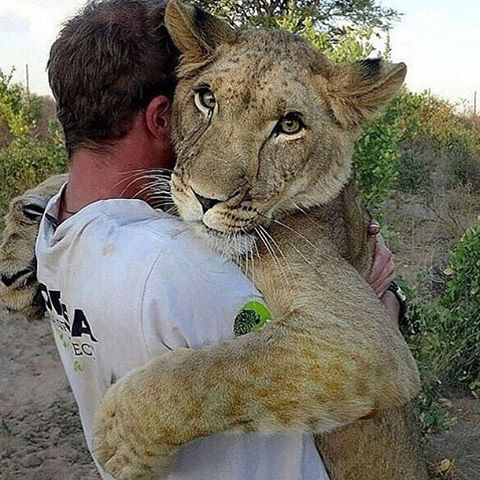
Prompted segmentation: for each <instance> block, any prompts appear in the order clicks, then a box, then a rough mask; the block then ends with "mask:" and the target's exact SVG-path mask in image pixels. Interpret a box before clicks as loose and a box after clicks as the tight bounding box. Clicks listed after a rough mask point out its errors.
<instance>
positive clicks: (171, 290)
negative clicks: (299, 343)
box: [141, 237, 269, 355]
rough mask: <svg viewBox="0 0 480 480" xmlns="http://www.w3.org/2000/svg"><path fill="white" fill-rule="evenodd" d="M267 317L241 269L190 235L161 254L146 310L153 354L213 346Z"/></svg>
mask: <svg viewBox="0 0 480 480" xmlns="http://www.w3.org/2000/svg"><path fill="white" fill-rule="evenodd" d="M245 308H246V309H247V310H248V312H247V314H245ZM252 309H253V310H256V311H257V312H258V314H253V313H251V310H252ZM265 312H267V313H265ZM255 315H256V317H255ZM268 316H269V314H268V309H267V307H266V305H265V303H264V301H263V299H262V297H261V295H260V294H259V292H258V291H257V290H256V289H255V287H254V285H253V284H252V282H251V281H250V280H249V279H248V278H247V277H246V276H245V275H244V274H243V273H242V272H241V270H240V269H239V268H238V267H237V266H236V265H234V264H233V263H231V262H225V261H223V260H222V259H221V258H219V257H217V256H216V255H214V254H213V253H212V252H211V251H210V250H208V249H207V247H205V246H203V245H202V244H201V243H200V242H198V241H196V240H195V239H193V238H189V237H187V238H182V239H175V240H172V242H171V245H170V246H169V248H167V249H165V250H163V251H162V252H161V254H160V255H159V256H158V257H157V259H156V261H155V262H154V264H153V265H152V269H151V271H150V273H149V275H148V278H147V281H146V284H145V290H144V295H143V302H142V309H141V321H142V329H143V334H144V338H145V343H146V346H147V349H148V352H149V354H150V355H156V354H159V353H162V352H165V348H167V349H169V350H173V349H175V348H179V347H196V346H201V345H213V344H216V343H219V342H221V341H223V340H227V339H229V338H233V337H234V336H235V335H238V334H242V333H246V332H247V331H249V330H248V328H250V330H252V329H253V328H255V327H257V325H256V324H255V322H252V321H251V319H252V318H253V317H255V318H257V320H258V321H257V323H258V324H260V323H261V322H260V320H259V318H260V317H262V318H261V320H262V322H264V321H265V320H267V321H268V318H266V317H268ZM247 317H248V318H247ZM239 321H240V323H241V325H240V327H241V328H239ZM249 322H250V323H249ZM248 326H250V327H248ZM246 329H247V330H246Z"/></svg>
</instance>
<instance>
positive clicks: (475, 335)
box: [404, 226, 480, 431]
mask: <svg viewBox="0 0 480 480" xmlns="http://www.w3.org/2000/svg"><path fill="white" fill-rule="evenodd" d="M446 273H447V274H448V276H449V280H448V281H447V284H446V287H445V289H444V291H443V292H442V293H441V294H440V295H439V296H438V297H437V298H431V297H425V296H419V295H416V294H415V292H414V291H413V290H412V289H410V288H409V287H408V286H406V285H405V284H404V286H405V287H406V288H407V290H408V293H409V297H410V298H411V299H412V301H411V302H410V305H409V307H408V311H407V318H408V327H407V328H406V329H404V334H405V335H406V337H407V339H408V341H409V344H410V346H411V348H412V350H413V352H414V355H415V358H416V360H417V363H418V366H419V369H420V372H421V376H422V383H423V389H422V393H421V395H420V397H419V406H420V413H421V415H420V417H421V419H422V421H423V423H424V427H425V430H427V431H430V430H435V429H442V428H444V427H445V426H448V420H446V417H445V415H443V414H442V406H441V403H440V402H439V397H440V394H441V392H442V391H443V390H445V389H446V388H448V387H459V386H464V387H467V388H468V387H469V388H471V390H472V391H473V393H475V389H476V388H478V385H477V382H476V380H477V379H478V377H479V375H480V226H477V227H475V228H470V229H468V230H467V231H466V232H465V234H464V236H463V238H462V239H461V241H460V242H459V244H458V245H457V246H456V247H455V248H454V249H453V251H452V252H451V254H450V267H449V268H448V269H447V270H446Z"/></svg>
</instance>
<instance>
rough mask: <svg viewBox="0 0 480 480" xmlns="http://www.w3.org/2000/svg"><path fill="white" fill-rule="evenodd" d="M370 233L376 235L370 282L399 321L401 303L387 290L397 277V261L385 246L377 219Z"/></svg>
mask: <svg viewBox="0 0 480 480" xmlns="http://www.w3.org/2000/svg"><path fill="white" fill-rule="evenodd" d="M368 234H369V235H370V236H372V237H375V240H376V245H375V253H374V259H373V266H372V271H371V272H370V276H369V278H368V283H369V284H370V286H371V287H372V289H373V291H374V292H375V295H377V297H378V298H379V299H380V300H381V301H382V303H383V304H384V305H385V308H386V309H387V311H388V313H389V314H390V316H391V317H392V318H393V319H394V320H395V321H397V322H398V320H399V318H398V317H399V311H400V304H399V302H398V299H397V297H396V296H395V294H393V293H392V292H389V291H387V289H388V287H389V285H390V284H391V283H392V281H393V280H394V278H395V263H394V261H393V255H392V252H391V251H390V250H389V249H388V248H387V247H386V246H385V241H384V240H383V237H382V235H381V234H380V225H379V223H378V222H377V221H376V220H372V221H371V222H370V225H369V227H368Z"/></svg>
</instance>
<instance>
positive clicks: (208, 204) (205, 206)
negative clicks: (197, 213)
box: [193, 191, 221, 213]
mask: <svg viewBox="0 0 480 480" xmlns="http://www.w3.org/2000/svg"><path fill="white" fill-rule="evenodd" d="M193 193H194V194H195V196H196V197H197V200H198V201H199V202H200V205H202V210H203V213H205V212H206V211H207V210H210V209H211V208H212V207H213V206H214V205H216V204H217V203H220V202H221V200H216V199H215V198H205V197H202V196H201V195H199V194H198V193H197V192H195V191H193Z"/></svg>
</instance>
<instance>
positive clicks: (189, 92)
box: [166, 2, 405, 254]
mask: <svg viewBox="0 0 480 480" xmlns="http://www.w3.org/2000/svg"><path fill="white" fill-rule="evenodd" d="M199 12H200V13H199ZM166 23H167V28H168V29H169V31H170V34H171V35H172V38H173V39H174V41H175V42H176V44H177V46H178V47H179V49H180V50H181V51H182V53H183V55H184V60H183V63H182V65H181V68H180V81H179V85H178V87H177V91H176V97H175V103H174V112H173V136H174V141H175V145H176V151H177V166H176V169H175V172H174V174H173V177H172V182H171V191H172V196H173V199H174V201H175V204H176V206H177V208H178V211H179V214H180V216H181V217H182V218H183V219H184V220H187V221H189V222H192V224H193V225H194V227H195V229H196V231H197V232H198V233H199V234H200V235H203V236H204V238H206V239H207V240H209V241H210V243H211V244H213V246H214V247H215V248H217V249H218V250H220V251H222V252H223V253H227V254H239V253H242V252H244V251H246V250H248V249H249V248H250V246H251V241H250V240H251V238H252V237H251V235H252V233H254V232H255V233H256V234H260V235H261V233H259V230H260V232H261V231H262V230H261V229H262V227H263V226H265V225H268V223H269V222H271V221H279V219H280V218H281V217H282V216H283V215H284V214H285V213H287V212H291V211H294V210H295V209H299V208H301V209H302V208H309V207H311V206H314V205H321V204H323V203H326V202H328V201H329V200H330V199H332V198H333V197H335V196H336V195H337V194H338V193H339V192H340V190H341V188H342V187H343V186H344V184H345V183H346V181H347V179H348V177H349V175H350V169H351V155H352V149H353V143H354V141H355V138H356V135H357V134H358V131H359V126H360V125H361V123H362V122H363V121H364V119H365V118H366V117H368V116H369V115H371V114H372V113H373V112H374V111H375V110H376V109H377V108H378V107H379V106H380V105H381V104H383V103H385V102H386V101H387V100H388V99H389V98H390V97H391V95H392V94H393V93H394V92H395V91H396V90H397V89H398V88H399V87H400V85H401V83H402V81H403V78H404V76H405V66H404V65H403V64H400V65H397V66H392V65H385V64H382V63H381V62H380V61H378V60H370V61H365V62H359V63H357V64H355V65H350V66H342V67H335V66H333V65H332V64H331V63H330V62H329V61H328V59H327V58H326V57H324V56H323V55H322V54H320V53H319V52H318V51H316V50H315V49H314V48H312V47H311V46H310V45H309V44H308V43H306V42H305V41H304V40H302V39H300V38H298V37H296V36H294V35H291V34H289V33H286V32H281V31H264V30H246V31H241V32H234V31H231V30H230V29H229V28H228V27H227V26H226V25H225V24H223V22H221V21H219V20H218V19H215V18H214V17H210V16H208V15H206V14H205V13H201V11H199V10H198V9H193V8H191V7H186V6H183V5H181V4H179V3H178V2H170V4H169V7H167V16H166ZM192 32H194V33H193V34H192ZM195 32H196V33H195ZM192 35H194V36H195V35H196V36H195V38H193V39H192V38H190V37H191V36H192ZM199 39H200V40H199ZM201 42H204V44H203V45H202V46H201V48H199V47H198V44H199V43H200V44H201ZM209 42H210V43H209ZM208 46H209V47H210V50H209V49H208ZM362 95H363V97H362ZM364 97H368V98H364Z"/></svg>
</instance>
